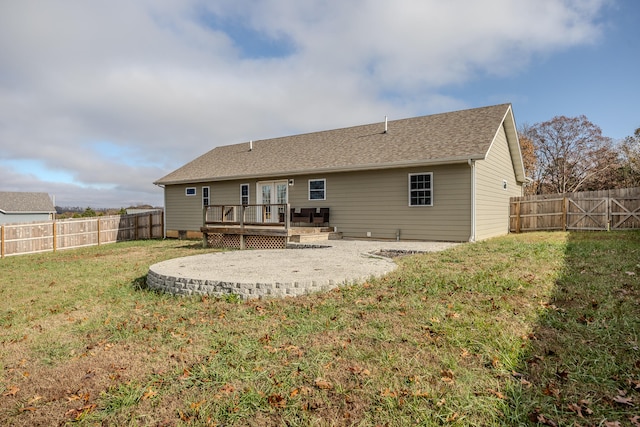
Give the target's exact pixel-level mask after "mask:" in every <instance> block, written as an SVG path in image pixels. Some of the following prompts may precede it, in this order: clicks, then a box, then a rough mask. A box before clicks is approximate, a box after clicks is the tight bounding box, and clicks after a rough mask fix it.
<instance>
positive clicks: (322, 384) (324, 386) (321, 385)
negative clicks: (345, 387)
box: [315, 378, 333, 390]
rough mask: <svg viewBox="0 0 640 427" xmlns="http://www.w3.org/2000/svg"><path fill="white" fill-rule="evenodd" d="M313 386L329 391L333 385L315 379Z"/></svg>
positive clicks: (321, 379)
mask: <svg viewBox="0 0 640 427" xmlns="http://www.w3.org/2000/svg"><path fill="white" fill-rule="evenodd" d="M315 384H316V387H318V388H319V389H322V390H331V389H332V388H333V384H331V383H330V382H329V381H327V380H325V379H324V378H316V381H315Z"/></svg>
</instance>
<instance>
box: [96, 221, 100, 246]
mask: <svg viewBox="0 0 640 427" xmlns="http://www.w3.org/2000/svg"><path fill="white" fill-rule="evenodd" d="M96 220H98V246H100V217H97V218H96Z"/></svg>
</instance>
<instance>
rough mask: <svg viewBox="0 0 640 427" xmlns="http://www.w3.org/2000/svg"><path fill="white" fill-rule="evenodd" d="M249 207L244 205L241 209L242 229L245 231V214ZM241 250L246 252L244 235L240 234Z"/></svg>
mask: <svg viewBox="0 0 640 427" xmlns="http://www.w3.org/2000/svg"><path fill="white" fill-rule="evenodd" d="M246 209H247V207H246V206H245V205H242V206H241V207H240V228H241V229H243V230H244V213H245V212H246ZM240 250H241V251H242V250H244V233H240Z"/></svg>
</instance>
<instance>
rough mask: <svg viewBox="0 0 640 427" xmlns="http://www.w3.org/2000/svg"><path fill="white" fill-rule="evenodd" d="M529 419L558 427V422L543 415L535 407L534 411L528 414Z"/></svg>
mask: <svg viewBox="0 0 640 427" xmlns="http://www.w3.org/2000/svg"><path fill="white" fill-rule="evenodd" d="M529 421H531V422H532V423H538V424H543V425H546V426H551V427H558V424H557V423H556V422H555V421H553V420H550V419H549V418H547V417H545V416H544V415H543V414H542V413H540V410H539V409H536V410H535V411H533V412H532V413H530V414H529Z"/></svg>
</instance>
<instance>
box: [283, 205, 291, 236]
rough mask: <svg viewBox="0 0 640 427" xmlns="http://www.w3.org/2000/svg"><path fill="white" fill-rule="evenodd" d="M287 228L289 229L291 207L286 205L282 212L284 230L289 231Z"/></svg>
mask: <svg viewBox="0 0 640 427" xmlns="http://www.w3.org/2000/svg"><path fill="white" fill-rule="evenodd" d="M289 228H291V205H290V204H289V203H287V207H286V208H285V211H284V229H285V230H289Z"/></svg>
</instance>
